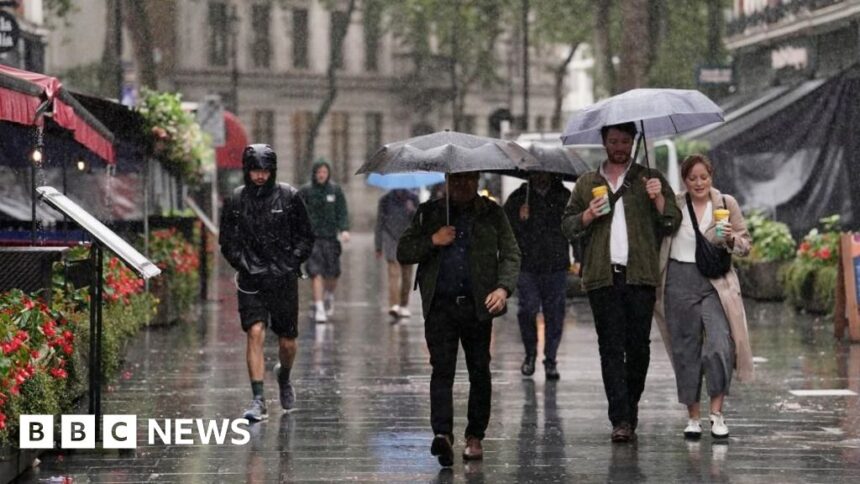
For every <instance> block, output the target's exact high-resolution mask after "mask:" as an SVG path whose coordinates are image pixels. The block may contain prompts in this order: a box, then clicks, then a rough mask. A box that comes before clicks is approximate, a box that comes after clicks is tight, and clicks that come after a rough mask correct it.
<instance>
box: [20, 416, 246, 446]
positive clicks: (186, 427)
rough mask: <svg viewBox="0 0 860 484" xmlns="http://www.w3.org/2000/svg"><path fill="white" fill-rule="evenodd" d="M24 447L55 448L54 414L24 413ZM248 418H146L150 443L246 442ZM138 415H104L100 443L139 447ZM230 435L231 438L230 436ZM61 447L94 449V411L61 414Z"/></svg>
mask: <svg viewBox="0 0 860 484" xmlns="http://www.w3.org/2000/svg"><path fill="white" fill-rule="evenodd" d="M19 422H20V426H19V428H20V441H19V446H20V448H22V449H53V448H54V416H53V415H21V418H20V420H19ZM247 427H248V420H247V419H244V418H240V419H235V420H230V419H226V418H225V419H217V420H216V419H199V418H196V419H191V418H175V419H154V418H151V419H147V420H146V429H147V443H148V444H149V445H157V444H165V445H225V444H227V443H229V444H230V445H245V444H247V443H248V442H249V441H250V440H251V434H250V432H248V428H247ZM137 430H138V429H137V415H104V416H103V419H102V434H101V443H102V447H103V448H105V449H134V448H136V447H137ZM228 437H229V439H228ZM60 448H62V449H95V448H96V417H95V415H61V416H60Z"/></svg>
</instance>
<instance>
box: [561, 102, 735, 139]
mask: <svg viewBox="0 0 860 484" xmlns="http://www.w3.org/2000/svg"><path fill="white" fill-rule="evenodd" d="M722 121H723V110H722V109H720V107H719V106H717V105H716V104H715V103H714V102H713V101H711V100H710V99H708V97H707V96H705V95H704V94H702V93H701V92H699V91H696V90H691V89H632V90H630V91H627V92H625V93H622V94H619V95H617V96H612V97H610V98H607V99H604V100H602V101H599V102H597V103H595V104H592V105H591V106H588V107H586V108H584V109H581V110H579V111H576V112H575V113H573V114H572V115H571V117H570V118H569V119H568V121H567V127H566V128H565V130H564V133H563V134H562V135H561V140H562V143H564V144H566V145H583V144H603V140H602V139H601V137H600V128H602V127H603V126H610V125H614V124H621V123H627V122H635V123H636V125H637V128H639V130H640V132H641V133H642V135H643V136H644V135H646V134H647V136H649V137H652V138H654V137H661V136H669V135H674V134H679V133H685V132H687V131H692V130H694V129H696V128H700V127H702V126H705V125H708V124H713V123H719V122H722Z"/></svg>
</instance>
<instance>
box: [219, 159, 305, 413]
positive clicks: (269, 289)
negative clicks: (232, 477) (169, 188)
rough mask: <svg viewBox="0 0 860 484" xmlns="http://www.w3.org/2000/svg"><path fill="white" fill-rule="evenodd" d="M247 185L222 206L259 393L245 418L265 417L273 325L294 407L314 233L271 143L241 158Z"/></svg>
mask: <svg viewBox="0 0 860 484" xmlns="http://www.w3.org/2000/svg"><path fill="white" fill-rule="evenodd" d="M242 170H243V171H244V174H245V185H244V186H241V187H239V188H237V189H236V190H235V191H234V192H233V195H232V197H230V198H228V199H227V200H226V201H225V202H224V209H223V211H222V215H221V228H220V237H219V240H218V241H219V242H220V244H221V253H222V254H224V258H225V259H227V262H229V263H230V265H231V266H232V267H233V268H234V269H236V271H237V272H238V273H237V275H236V288H237V289H238V299H239V316H240V319H241V321H242V329H243V330H244V331H245V332H246V333H247V335H248V343H247V354H246V358H247V363H248V376H249V377H250V379H251V390H252V393H253V395H254V398H253V400H252V401H251V404H250V406H249V407H248V409H247V410H246V411H245V414H244V417H245V418H247V419H248V420H250V421H252V422H256V421H260V420H263V419H265V418H267V416H268V414H267V411H266V401H265V398H264V396H263V373H264V371H265V370H264V362H263V343H264V341H265V330H266V326H267V325H271V327H272V331H274V332H275V334H277V335H278V346H279V351H278V356H279V360H280V362H279V363H278V364H277V365H276V366H275V374H276V376H277V379H278V386H279V387H280V392H279V393H280V401H281V406H282V407H283V409H284V410H287V411H290V410H292V409H293V408H294V406H295V400H296V394H295V390H294V389H293V386H292V384H291V383H290V370H291V369H292V367H293V360H294V359H295V357H296V351H297V344H296V337H297V336H298V297H299V294H298V282H297V279H298V275H299V270H300V269H299V268H300V266H301V264H302V263H303V262H304V261H305V260H306V259H307V258H308V256H310V253H311V248H312V246H313V241H314V237H313V231H312V229H311V223H310V219H309V218H308V213H307V210H306V209H305V204H304V202H303V201H302V199H301V198H300V197H299V196H298V194H297V191H296V189H295V188H293V187H291V186H290V185H287V184H286V183H277V182H276V181H275V180H276V175H277V155H276V154H275V152H274V151H273V150H272V148H271V147H270V146H269V145H263V144H253V145H250V146H248V147H246V148H245V151H244V152H243V153H242Z"/></svg>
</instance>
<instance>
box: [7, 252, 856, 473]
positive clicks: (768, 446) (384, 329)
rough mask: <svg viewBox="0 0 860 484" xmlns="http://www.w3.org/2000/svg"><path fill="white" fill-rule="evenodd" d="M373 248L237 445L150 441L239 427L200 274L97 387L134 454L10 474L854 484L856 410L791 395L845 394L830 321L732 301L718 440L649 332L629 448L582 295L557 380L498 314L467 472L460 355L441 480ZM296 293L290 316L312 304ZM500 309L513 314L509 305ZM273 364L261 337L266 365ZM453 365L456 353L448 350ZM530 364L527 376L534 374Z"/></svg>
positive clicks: (407, 338)
mask: <svg viewBox="0 0 860 484" xmlns="http://www.w3.org/2000/svg"><path fill="white" fill-rule="evenodd" d="M371 254H372V240H371V238H370V237H369V236H362V235H359V236H356V237H354V238H353V241H352V242H351V243H350V244H349V245H348V246H347V247H346V250H345V252H344V257H345V259H344V279H343V281H342V283H341V285H340V286H339V289H338V291H339V292H338V295H337V296H338V299H337V302H336V308H337V311H336V313H335V316H334V318H332V322H331V323H328V324H320V325H314V324H313V323H312V322H311V321H310V320H308V319H307V318H305V319H304V322H303V323H302V325H301V327H300V336H299V338H300V342H299V355H298V357H297V360H296V367H295V369H294V370H293V375H294V380H295V385H296V389H297V392H298V399H299V400H298V406H299V408H298V410H296V411H295V412H293V413H291V414H283V413H282V412H281V410H280V408H279V406H278V402H277V384H276V382H275V379H274V376H273V375H272V374H271V371H267V374H266V396H267V399H268V405H269V412H270V418H269V420H268V421H266V422H264V423H261V424H257V425H254V426H252V427H251V429H250V430H251V439H250V442H249V443H248V444H246V445H243V446H230V445H224V446H214V445H213V446H205V445H200V444H195V445H190V446H177V445H172V446H169V445H155V446H149V445H147V442H146V438H147V435H146V428H145V426H144V423H142V422H143V421H144V420H145V419H147V418H178V417H184V418H205V419H210V418H211V419H214V418H236V417H238V416H239V413H240V412H241V410H242V408H243V406H244V405H245V404H246V403H247V401H248V400H249V398H250V395H251V393H250V387H249V384H248V379H247V372H246V368H245V357H244V348H245V342H244V341H245V340H244V334H243V333H242V332H241V329H240V328H239V323H238V316H237V312H236V300H235V295H234V290H233V288H232V285H231V282H230V280H229V277H227V276H226V275H223V276H221V278H220V279H218V280H217V281H214V282H215V284H216V286H215V287H217V288H218V290H219V291H220V294H221V295H222V298H223V299H222V300H221V301H220V302H218V303H208V304H206V306H205V308H204V310H203V316H202V317H201V318H200V320H199V321H198V322H195V323H192V324H186V325H182V326H177V327H174V328H171V329H168V330H164V329H152V330H149V331H145V332H143V333H141V334H140V335H139V336H138V337H137V339H136V340H135V342H134V344H133V345H132V346H131V347H130V348H129V351H128V359H127V362H126V365H125V368H124V371H125V372H128V373H126V374H125V378H121V379H120V380H119V381H117V382H113V383H112V384H111V386H110V389H109V390H108V391H107V393H106V394H105V395H104V402H103V406H104V408H105V412H106V413H131V414H136V415H138V419H139V420H138V426H139V429H138V443H139V447H138V448H137V449H136V450H134V451H130V452H127V453H117V452H116V451H101V450H99V451H78V452H73V451H62V452H56V453H50V454H44V455H43V456H42V463H41V465H40V466H39V468H38V469H37V470H36V471H35V472H30V473H29V474H28V475H26V476H25V478H24V479H23V480H22V482H39V481H40V480H41V481H44V480H46V479H47V478H49V477H51V476H57V475H71V476H73V477H74V482H76V483H81V482H182V483H196V482H200V483H208V482H251V483H262V482H288V481H289V482H293V481H326V482H329V481H338V480H355V481H385V482H470V483H472V482H474V483H480V482H487V483H497V482H641V481H646V480H647V481H649V482H658V483H663V482H760V481H763V480H767V481H770V482H809V481H815V482H828V483H836V482H849V481H850V482H856V480H857V479H858V478H860V401H858V397H856V396H836V397H832V396H831V397H823V396H796V395H793V394H791V393H790V392H791V390H803V389H807V390H810V389H849V390H852V391H854V392H860V345H853V346H852V345H848V344H846V343H841V342H836V341H834V339H833V336H832V322H831V320H829V319H827V318H814V317H811V316H805V315H798V314H796V313H795V312H794V310H792V309H790V308H787V307H785V306H783V305H781V304H771V303H768V304H761V303H753V302H747V311H748V315H749V317H750V327H751V336H752V342H753V350H754V353H755V355H756V357H758V358H757V361H758V363H757V367H756V371H757V381H756V382H755V383H754V384H749V385H744V384H735V385H734V386H733V388H732V395H731V396H730V397H729V398H728V399H727V406H726V415H727V422H728V424H729V426H730V428H731V433H732V437H731V438H730V439H729V441H728V442H727V443H725V444H718V443H715V442H713V441H712V439H711V438H710V437H709V436H708V435H707V425H705V430H706V432H705V436H703V437H702V439H701V441H699V442H688V441H685V440H684V439H683V437H682V429H683V426H684V425H685V423H686V417H685V412H684V409H683V407H682V406H681V405H680V404H678V403H677V402H676V400H675V387H674V377H673V375H672V371H671V367H670V364H669V361H668V359H667V357H666V352H665V349H664V347H663V344H662V342H661V341H660V340H659V334H658V332H657V331H656V328H655V330H654V332H653V335H652V364H651V369H650V372H649V375H648V382H647V387H646V391H645V394H644V396H643V401H642V403H641V405H640V409H641V410H640V428H639V431H638V433H639V439H638V441H637V442H636V443H634V444H629V445H612V444H611V443H610V442H609V431H610V428H609V424H608V421H607V418H606V401H605V397H604V394H603V387H602V384H601V379H600V365H599V360H598V354H597V342H596V339H597V338H596V335H595V333H594V329H593V323H592V319H591V313H590V311H589V309H588V304H587V302H586V301H585V300H582V299H577V300H573V301H571V302H570V304H569V307H568V318H567V320H566V323H565V334H564V339H563V341H562V346H561V349H560V351H559V369H560V371H561V374H562V379H561V381H559V382H555V383H553V382H546V381H545V380H544V377H543V373H542V372H541V371H538V372H537V373H536V375H535V378H534V379H523V378H522V377H521V376H520V373H519V365H520V362H521V358H522V346H521V344H520V339H519V331H518V328H517V323H516V316H515V314H516V311H515V310H512V311H510V312H509V314H508V315H507V316H505V317H503V318H500V319H498V320H497V321H496V324H495V328H494V336H493V343H492V351H493V357H494V361H493V371H494V374H493V415H492V418H491V421H490V428H489V429H488V431H487V439H486V440H485V442H484V448H485V460H484V461H483V462H470V463H467V464H464V463H463V461H462V460H461V459H460V458H459V454H460V452H461V451H462V445H463V439H462V431H463V428H464V427H465V415H466V398H467V392H468V385H467V382H468V375H467V373H466V369H465V365H464V363H463V360H462V356H461V360H460V363H459V365H458V369H457V382H456V384H455V386H454V397H455V416H456V417H455V435H456V437H457V439H456V442H455V446H456V449H455V450H456V455H457V458H456V463H455V465H454V467H453V468H452V469H443V470H440V469H439V467H438V464H437V462H436V459H435V458H433V457H432V456H430V454H429V445H430V439H431V435H430V426H429V398H428V393H429V390H428V388H429V375H430V370H429V363H428V358H429V357H428V353H427V350H426V348H425V346H424V336H423V325H422V318H421V317H420V301H418V297H417V293H415V294H416V296H415V299H414V300H413V301H412V304H411V305H410V308H411V310H412V312H413V314H414V316H413V317H412V318H411V319H410V320H404V321H401V322H399V323H398V324H394V325H392V324H390V320H389V318H388V316H387V314H386V313H385V311H386V308H385V294H386V293H385V287H384V284H385V282H384V272H383V271H382V270H381V266H380V264H381V262H378V261H377V260H375V258H373V257H370V255H371ZM306 286H307V282H304V283H302V297H301V301H302V303H303V308H302V309H303V312H302V313H301V314H302V315H305V314H307V312H306V310H305V307H304V306H306V305H307V303H306V301H307V300H308V299H309V288H308V287H306ZM512 309H513V308H512ZM276 354H277V347H276V343H275V340H274V338H273V336H272V335H269V339H268V340H267V348H266V362H267V368H269V369H271V366H272V364H274V362H275V359H276ZM461 355H462V352H461ZM539 369H540V368H539Z"/></svg>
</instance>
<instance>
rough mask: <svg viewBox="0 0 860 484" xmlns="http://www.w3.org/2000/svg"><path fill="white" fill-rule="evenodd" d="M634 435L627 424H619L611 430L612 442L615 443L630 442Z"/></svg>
mask: <svg viewBox="0 0 860 484" xmlns="http://www.w3.org/2000/svg"><path fill="white" fill-rule="evenodd" d="M634 435H635V434H634V433H633V429H631V428H630V424H629V423H627V422H621V423H620V424H618V425H616V426H614V427H613V428H612V441H613V442H616V443H624V442H630V441H631V440H633V439H634V437H633V436H634Z"/></svg>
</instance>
